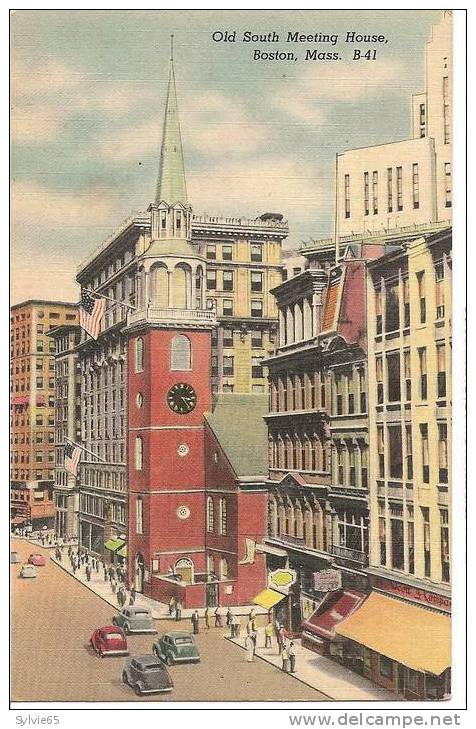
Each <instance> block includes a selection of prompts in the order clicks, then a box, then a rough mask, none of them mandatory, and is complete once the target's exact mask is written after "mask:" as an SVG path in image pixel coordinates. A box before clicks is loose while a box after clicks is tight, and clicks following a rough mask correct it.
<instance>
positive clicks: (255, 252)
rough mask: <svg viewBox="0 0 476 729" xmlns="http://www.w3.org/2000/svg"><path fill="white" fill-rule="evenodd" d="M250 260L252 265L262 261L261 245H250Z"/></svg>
mask: <svg viewBox="0 0 476 729" xmlns="http://www.w3.org/2000/svg"><path fill="white" fill-rule="evenodd" d="M251 260H252V261H253V262H254V263H259V262H260V261H262V260H263V247H262V245H261V243H252V244H251Z"/></svg>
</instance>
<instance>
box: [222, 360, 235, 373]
mask: <svg viewBox="0 0 476 729" xmlns="http://www.w3.org/2000/svg"><path fill="white" fill-rule="evenodd" d="M234 363H235V358H234V357H223V376H224V377H233V375H234V373H235V364H234Z"/></svg>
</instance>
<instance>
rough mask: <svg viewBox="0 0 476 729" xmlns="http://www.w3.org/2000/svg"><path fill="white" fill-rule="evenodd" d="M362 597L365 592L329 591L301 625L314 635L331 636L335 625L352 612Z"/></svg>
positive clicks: (333, 633)
mask: <svg viewBox="0 0 476 729" xmlns="http://www.w3.org/2000/svg"><path fill="white" fill-rule="evenodd" d="M364 599H365V593H363V592H359V591H358V590H344V591H342V590H339V591H338V592H335V593H329V595H328V597H327V598H326V599H325V600H324V601H323V602H322V603H321V604H320V605H319V607H318V608H317V610H315V611H314V612H313V614H312V615H311V617H310V618H308V620H306V622H304V623H303V624H302V627H303V629H304V630H307V631H309V632H310V633H313V634H314V635H319V636H322V637H324V638H328V639H330V638H333V637H334V635H335V628H336V626H337V625H338V624H339V623H340V622H341V621H342V620H344V619H345V618H347V617H348V616H349V615H350V614H351V613H352V612H354V610H356V608H357V607H358V606H359V605H360V603H361V602H363V600H364Z"/></svg>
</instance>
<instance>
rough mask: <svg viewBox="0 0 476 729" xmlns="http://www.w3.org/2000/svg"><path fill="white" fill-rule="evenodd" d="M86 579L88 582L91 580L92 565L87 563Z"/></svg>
mask: <svg viewBox="0 0 476 729" xmlns="http://www.w3.org/2000/svg"><path fill="white" fill-rule="evenodd" d="M86 579H87V581H88V582H91V565H89V564H87V565H86Z"/></svg>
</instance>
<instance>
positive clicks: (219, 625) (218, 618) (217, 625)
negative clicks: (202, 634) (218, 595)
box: [215, 606, 223, 628]
mask: <svg viewBox="0 0 476 729" xmlns="http://www.w3.org/2000/svg"><path fill="white" fill-rule="evenodd" d="M222 627H223V625H222V622H221V614H220V607H219V606H218V607H217V609H216V610H215V628H222Z"/></svg>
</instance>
